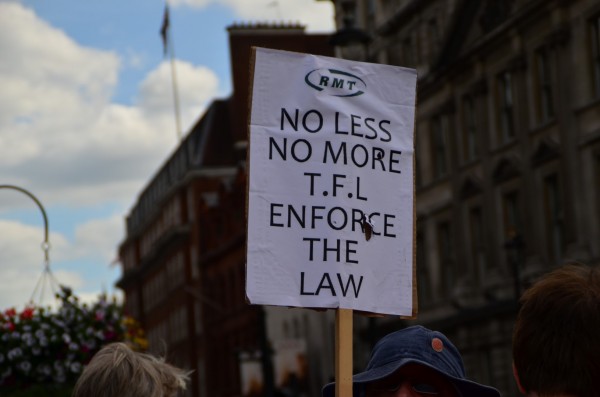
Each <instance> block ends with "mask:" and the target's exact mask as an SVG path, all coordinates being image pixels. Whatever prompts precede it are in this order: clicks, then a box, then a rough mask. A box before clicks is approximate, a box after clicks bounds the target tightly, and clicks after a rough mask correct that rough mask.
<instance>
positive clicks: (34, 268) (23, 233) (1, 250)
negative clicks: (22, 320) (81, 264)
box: [0, 220, 82, 309]
mask: <svg viewBox="0 0 600 397" xmlns="http://www.w3.org/2000/svg"><path fill="white" fill-rule="evenodd" d="M0 230H2V238H1V239H0V280H2V281H1V288H0V302H1V303H2V306H1V308H2V309H4V308H7V307H11V306H15V307H18V308H22V307H23V306H24V305H25V303H27V302H29V300H30V299H31V298H32V297H33V298H34V299H33V300H34V301H35V302H37V303H41V304H43V305H45V304H49V303H51V302H52V301H53V300H54V297H53V294H52V287H51V285H50V284H51V282H50V280H49V279H48V278H42V275H43V274H44V265H45V256H44V251H43V250H42V248H41V243H42V241H43V240H44V239H43V236H44V234H43V230H42V228H38V227H33V226H27V225H23V224H20V223H18V222H14V221H4V220H0ZM51 243H52V246H51V247H50V255H49V259H50V262H49V263H50V269H51V270H52V252H53V251H55V250H59V251H60V250H63V249H65V248H66V247H67V245H68V243H67V241H66V239H65V238H64V237H63V236H61V235H53V238H52V240H51ZM52 273H53V274H54V276H55V277H56V279H57V280H58V282H59V283H64V284H68V285H71V286H73V287H80V286H81V285H82V280H81V277H79V275H77V274H75V273H73V272H67V271H59V272H52ZM38 283H39V286H38V287H37V290H36V285H38ZM54 288H58V285H54ZM35 291H37V292H36V293H35V294H34V292H35ZM42 292H43V293H42Z"/></svg>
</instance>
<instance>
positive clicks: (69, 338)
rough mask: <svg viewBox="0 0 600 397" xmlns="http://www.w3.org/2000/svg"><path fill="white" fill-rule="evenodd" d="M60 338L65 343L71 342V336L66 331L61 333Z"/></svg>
mask: <svg viewBox="0 0 600 397" xmlns="http://www.w3.org/2000/svg"><path fill="white" fill-rule="evenodd" d="M62 339H63V341H65V343H71V336H70V335H69V334H67V333H64V334H63V335H62Z"/></svg>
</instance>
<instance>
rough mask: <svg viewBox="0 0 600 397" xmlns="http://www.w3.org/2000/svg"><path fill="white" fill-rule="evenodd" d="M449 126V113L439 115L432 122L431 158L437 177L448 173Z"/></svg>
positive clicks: (435, 176)
mask: <svg viewBox="0 0 600 397" xmlns="http://www.w3.org/2000/svg"><path fill="white" fill-rule="evenodd" d="M448 127H449V126H448V116H447V115H440V116H437V117H435V118H434V119H433V120H432V122H431V154H432V156H431V159H432V161H433V172H434V178H435V179H437V178H441V177H443V176H446V174H448V160H449V159H448V153H449V147H448V135H449V131H448Z"/></svg>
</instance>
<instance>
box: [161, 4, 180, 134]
mask: <svg viewBox="0 0 600 397" xmlns="http://www.w3.org/2000/svg"><path fill="white" fill-rule="evenodd" d="M170 25H171V23H170V15H169V3H168V2H165V15H164V20H163V27H162V28H161V34H163V35H164V37H163V39H164V40H165V47H166V50H167V51H169V57H170V59H171V83H172V86H173V104H174V107H175V128H176V130H177V131H176V132H177V138H178V139H179V140H180V141H181V134H182V131H181V121H180V112H179V92H178V89H177V74H176V73H175V47H174V45H173V37H172V35H171V26H170Z"/></svg>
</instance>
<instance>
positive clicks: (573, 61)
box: [333, 0, 600, 396]
mask: <svg viewBox="0 0 600 397" xmlns="http://www.w3.org/2000/svg"><path fill="white" fill-rule="evenodd" d="M333 2H334V4H335V7H336V19H337V26H338V32H337V33H336V36H337V37H338V45H339V47H338V49H337V51H338V55H339V56H342V57H346V58H351V59H356V60H363V61H370V62H377V63H385V64H392V65H398V66H405V67H411V68H416V69H417V71H418V75H419V79H418V101H417V127H416V135H415V140H416V156H415V157H416V162H417V168H416V184H417V186H416V187H417V198H416V205H417V209H416V212H417V269H418V270H417V271H418V288H419V315H418V319H417V320H415V321H400V320H395V319H389V318H386V319H378V320H370V321H368V322H367V321H363V323H364V324H363V326H364V330H363V332H362V333H361V335H362V336H363V340H364V341H372V340H373V338H375V337H377V336H379V335H380V334H381V333H384V332H386V331H387V330H390V329H394V328H398V327H401V326H404V325H407V324H410V323H415V322H417V323H421V324H424V325H428V326H430V327H433V328H437V329H440V330H442V331H444V332H445V333H447V334H448V335H449V336H450V338H451V339H453V340H454V341H455V342H456V343H457V345H458V346H459V347H460V349H461V351H462V352H463V353H464V357H465V362H466V366H467V372H468V373H469V375H470V376H472V377H474V378H475V379H477V380H479V381H482V382H484V383H489V384H492V385H494V386H496V387H498V388H499V389H500V390H501V391H502V392H503V395H505V396H516V395H518V392H517V390H516V387H515V385H514V381H513V379H512V372H511V360H512V358H511V350H510V347H511V334H512V326H513V321H514V316H515V310H516V308H517V303H516V297H518V296H519V294H520V293H521V292H522V290H523V289H524V288H525V287H526V286H527V285H528V284H530V283H531V281H532V280H534V279H535V278H536V277H538V276H539V275H541V274H543V273H544V272H547V271H548V270H549V269H551V268H553V267H554V266H556V265H558V264H560V263H563V262H565V261H568V260H579V261H582V262H585V263H589V264H593V265H597V264H599V263H600V244H599V243H598V242H599V241H600V2H598V1H596V0H570V1H562V0H431V1H422V0H334V1H333ZM356 32H359V34H357V33H356ZM367 352H368V343H367V344H361V345H359V346H357V358H356V361H357V365H358V366H361V364H360V362H361V361H362V362H363V363H364V361H365V360H366V354H367Z"/></svg>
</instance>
